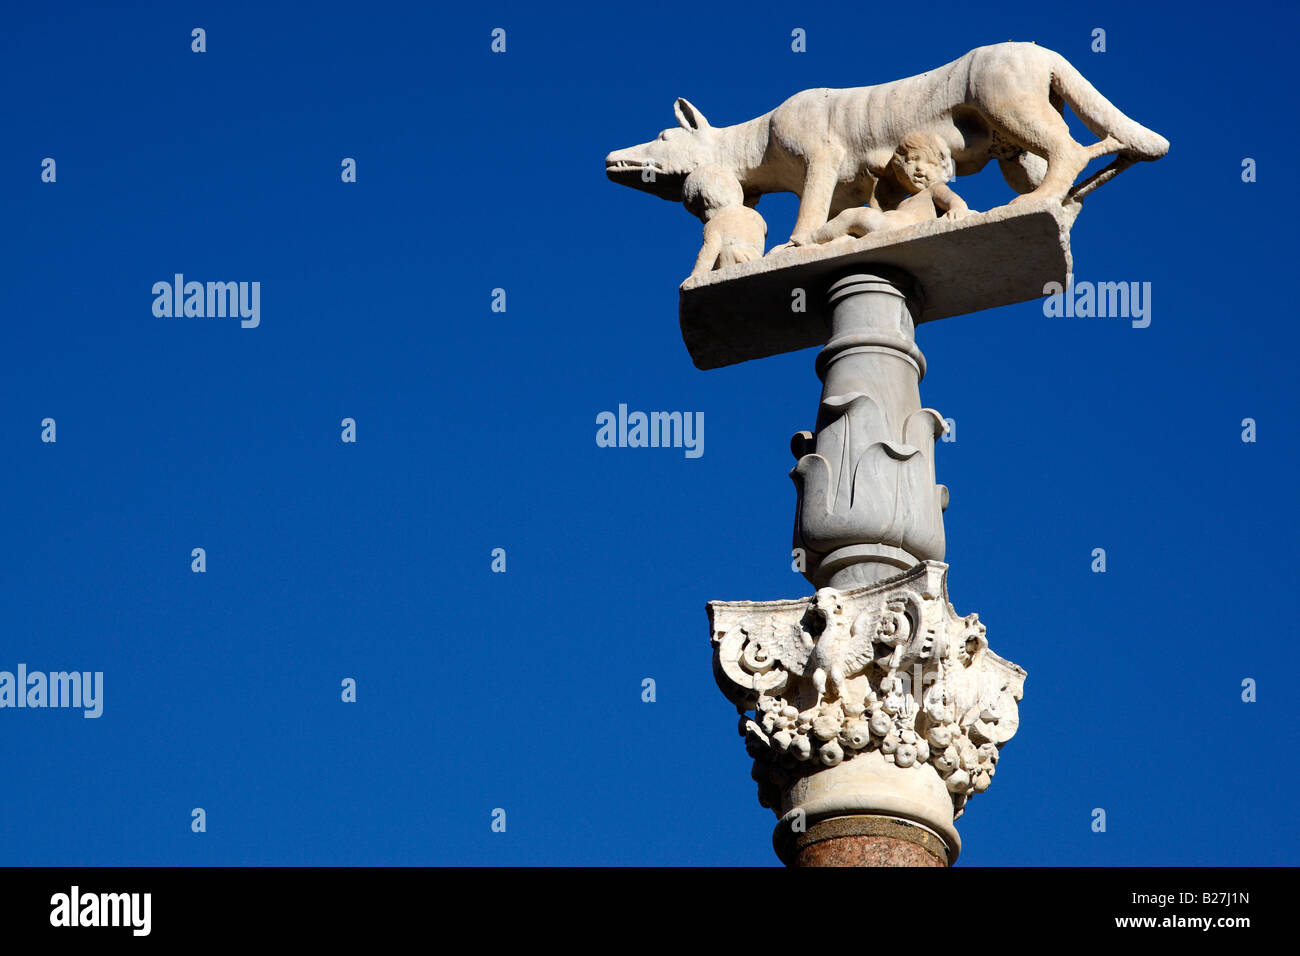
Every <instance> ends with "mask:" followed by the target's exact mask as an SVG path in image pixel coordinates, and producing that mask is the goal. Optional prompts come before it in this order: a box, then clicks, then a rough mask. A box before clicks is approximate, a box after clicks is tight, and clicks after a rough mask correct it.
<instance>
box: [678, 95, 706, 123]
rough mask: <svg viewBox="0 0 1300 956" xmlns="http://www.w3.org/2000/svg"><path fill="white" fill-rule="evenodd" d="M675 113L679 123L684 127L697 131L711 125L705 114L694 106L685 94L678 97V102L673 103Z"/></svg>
mask: <svg viewBox="0 0 1300 956" xmlns="http://www.w3.org/2000/svg"><path fill="white" fill-rule="evenodd" d="M673 115H674V116H676V117H677V124H678V125H679V126H680V127H681V128H682V129H689V130H692V131H695V130H701V129H705V128H707V127H708V125H709V121H708V120H706V119H705V118H704V114H703V113H701V112H700V111H699V110H697V109H696V108H695V107H694V106H692V105H691V102H690V100H688V99H686V97H684V96H679V97H677V102H676V103H674V104H673Z"/></svg>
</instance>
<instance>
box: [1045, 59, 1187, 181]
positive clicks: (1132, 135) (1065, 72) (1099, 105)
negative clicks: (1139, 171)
mask: <svg viewBox="0 0 1300 956" xmlns="http://www.w3.org/2000/svg"><path fill="white" fill-rule="evenodd" d="M1044 52H1050V51H1044ZM1052 91H1053V92H1054V93H1056V95H1058V96H1060V97H1062V98H1063V99H1064V100H1065V102H1067V103H1069V104H1070V108H1071V109H1073V110H1074V111H1075V113H1077V114H1078V115H1079V118H1080V119H1081V120H1083V124H1084V125H1085V126H1087V127H1088V129H1090V130H1092V132H1093V133H1094V134H1095V135H1096V136H1097V137H1098V138H1099V139H1105V137H1106V135H1107V134H1109V135H1111V136H1113V137H1115V138H1116V139H1117V140H1119V141H1120V142H1121V143H1123V144H1124V148H1123V149H1121V150H1120V151H1119V153H1120V155H1121V156H1128V157H1130V158H1132V159H1159V158H1160V157H1161V156H1163V155H1165V153H1167V152H1169V140H1167V139H1165V138H1164V137H1163V136H1161V135H1160V134H1159V133H1157V132H1154V131H1153V130H1149V129H1147V128H1146V127H1145V126H1143V125H1141V124H1140V123H1136V122H1134V121H1133V120H1131V119H1129V118H1128V117H1127V116H1125V115H1124V114H1123V113H1121V112H1120V111H1119V110H1118V109H1117V108H1116V107H1115V104H1113V103H1112V102H1111V101H1110V100H1108V99H1106V97H1104V96H1102V95H1101V94H1100V93H1098V92H1097V88H1096V87H1094V86H1093V85H1092V84H1091V83H1089V82H1088V81H1087V80H1086V79H1085V78H1084V76H1083V74H1082V73H1080V72H1079V71H1078V70H1076V69H1075V68H1074V67H1073V66H1071V65H1070V63H1069V61H1067V60H1066V59H1065V57H1063V56H1061V55H1060V54H1057V53H1053V54H1052Z"/></svg>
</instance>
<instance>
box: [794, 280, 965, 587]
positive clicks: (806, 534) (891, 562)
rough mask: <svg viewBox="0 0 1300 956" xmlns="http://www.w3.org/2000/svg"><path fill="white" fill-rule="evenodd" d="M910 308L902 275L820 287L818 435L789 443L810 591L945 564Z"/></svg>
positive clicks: (941, 493)
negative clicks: (823, 311) (824, 327)
mask: <svg viewBox="0 0 1300 956" xmlns="http://www.w3.org/2000/svg"><path fill="white" fill-rule="evenodd" d="M917 297H918V288H917V285H916V282H915V280H913V279H912V278H911V276H909V275H907V274H906V273H904V272H902V271H900V270H897V269H891V268H888V267H883V266H874V267H872V268H871V269H870V270H867V269H863V270H861V271H854V272H850V273H848V274H847V275H845V276H843V277H842V278H840V279H838V280H837V281H834V282H833V283H831V284H830V285H829V291H828V294H827V296H826V299H827V312H828V314H829V316H830V325H831V336H830V340H829V341H828V342H827V343H826V345H825V346H824V347H823V348H822V350H821V353H820V354H819V355H818V356H817V375H818V376H819V377H820V378H821V380H822V397H821V403H820V404H819V406H818V409H817V423H816V433H815V436H814V435H813V434H810V433H809V432H799V433H798V434H797V435H795V436H794V438H793V439H792V441H791V451H792V452H793V453H794V456H795V459H796V460H797V461H798V464H797V465H796V466H795V469H794V471H793V472H791V478H793V479H794V482H795V484H796V486H798V489H799V504H798V509H797V512H796V517H795V532H794V543H795V547H796V548H802V549H803V550H804V554H805V559H806V564H805V572H804V573H805V576H806V577H807V578H808V580H809V581H811V582H812V583H813V585H814V586H817V587H822V586H824V585H831V586H834V587H837V588H844V587H852V586H855V585H862V584H872V583H874V582H876V581H880V580H883V579H885V578H888V577H892V576H893V575H895V574H898V573H899V572H901V571H906V570H907V569H908V568H911V567H912V566H914V565H915V564H917V563H918V562H920V561H926V560H929V561H942V560H943V557H944V537H943V509H944V508H945V507H947V503H948V502H947V499H948V490H947V489H946V488H944V487H943V486H942V485H936V484H935V475H934V442H935V439H936V438H937V437H938V436H940V435H942V434H943V432H944V421H943V417H942V416H941V415H940V414H939V413H938V412H936V411H935V410H934V409H930V408H922V407H921V395H920V390H919V388H918V386H919V384H920V381H921V379H922V378H923V377H924V375H925V357H924V356H923V355H922V354H921V350H920V349H919V348H917V346H916V335H915V321H916V316H918V315H919V314H920V311H921V310H920V306H919V302H918V298H917Z"/></svg>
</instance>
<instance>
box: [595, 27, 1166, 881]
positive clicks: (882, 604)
mask: <svg viewBox="0 0 1300 956" xmlns="http://www.w3.org/2000/svg"><path fill="white" fill-rule="evenodd" d="M1063 78H1066V79H1063ZM1063 101H1064V102H1068V103H1069V105H1070V106H1071V107H1072V108H1073V109H1074V111H1075V112H1076V113H1078V114H1079V115H1081V116H1083V117H1084V120H1085V125H1087V126H1088V128H1089V129H1090V130H1091V131H1092V132H1094V133H1096V134H1097V136H1098V140H1097V142H1095V143H1093V144H1091V145H1085V144H1083V143H1078V142H1075V141H1074V139H1073V138H1072V137H1071V136H1070V134H1069V131H1068V130H1066V128H1065V126H1064V124H1062V123H1060V117H1059V115H1057V114H1059V112H1060V109H1061V103H1062V102H1063ZM673 113H674V115H675V116H676V118H677V123H678V125H677V127H676V128H669V129H666V130H664V131H663V132H662V133H660V134H659V136H658V137H657V138H656V139H654V140H651V141H649V142H645V143H642V144H640V145H637V146H630V147H627V148H625V149H619V150H615V151H614V152H612V153H610V154H609V155H608V156H607V157H606V158H605V170H606V174H607V175H608V176H609V178H610V179H612V180H613V181H614V182H616V183H622V184H624V185H628V186H632V187H634V188H637V189H642V190H645V191H647V192H651V193H654V194H657V195H659V196H661V197H662V198H665V199H670V200H672V201H674V202H679V201H680V202H682V203H683V204H684V205H685V207H686V209H687V210H688V211H690V212H691V213H692V215H695V216H697V217H698V218H699V219H700V221H701V222H702V223H703V224H704V232H703V236H702V245H701V248H700V253H699V255H698V256H697V258H696V262H695V268H694V269H693V270H692V272H691V274H690V276H689V277H688V278H687V279H686V280H685V281H684V282H683V283H682V284H681V286H680V287H679V290H678V291H679V302H678V320H679V323H680V325H681V332H682V340H683V341H684V342H685V343H686V348H687V350H688V351H689V352H690V355H691V359H692V360H693V361H694V362H695V365H696V367H697V368H700V369H713V368H721V367H723V366H727V365H734V364H736V363H738V362H748V361H751V360H753V359H762V358H765V357H767V356H770V355H778V354H781V353H783V352H791V351H795V350H797V349H804V348H811V347H814V346H821V353H820V354H819V355H818V357H817V374H818V376H819V377H820V378H821V381H822V396H821V402H820V404H819V405H818V409H817V420H816V422H815V425H814V428H813V430H812V431H804V432H799V433H798V434H796V435H795V436H794V438H793V440H792V441H791V446H790V447H791V451H792V452H793V453H794V457H795V461H796V464H795V467H794V469H793V471H792V472H791V475H790V476H791V478H792V479H793V480H794V482H795V486H796V488H797V489H798V504H797V507H796V513H795V526H794V545H795V549H796V552H795V553H796V556H800V555H801V556H802V558H803V561H804V563H803V564H802V565H801V566H799V569H800V570H801V571H803V573H804V575H805V576H806V577H807V578H808V580H809V581H810V582H811V583H812V585H813V586H814V587H815V588H816V589H817V591H816V593H815V594H813V595H812V596H811V597H807V598H801V599H795V600H786V601H758V602H754V601H711V602H709V605H708V610H709V623H710V631H711V640H712V644H713V668H714V674H715V676H716V678H717V682H718V686H719V687H720V688H721V689H722V691H723V693H724V694H726V696H727V697H728V699H730V701H731V702H732V703H733V704H734V705H735V706H736V708H737V710H738V711H739V712H740V715H741V716H740V733H741V735H742V736H743V737H744V738H745V746H746V747H747V748H748V750H749V753H750V756H752V757H753V758H754V764H753V776H754V779H755V781H757V783H758V798H759V802H760V803H762V804H763V806H765V807H770V808H771V809H772V811H773V812H774V813H775V814H776V816H777V820H778V822H777V827H776V833H775V834H774V838H773V842H774V844H775V846H776V850H777V854H778V855H779V856H780V858H781V859H782V860H783V861H785V862H786V863H787V864H789V865H793V866H841V865H849V866H944V865H949V864H951V863H952V862H953V861H954V860H955V859H956V858H957V854H958V853H959V852H960V851H961V840H960V838H959V837H958V835H957V828H956V826H955V825H954V822H955V821H956V819H957V818H958V817H959V816H961V814H962V812H963V810H964V808H965V805H966V802H967V801H968V800H969V799H970V797H971V796H972V795H973V794H976V793H980V792H982V791H983V790H985V789H987V788H988V786H989V783H990V782H991V781H992V779H993V774H994V770H995V769H996V767H997V762H998V753H999V748H1001V747H1002V745H1003V744H1005V743H1006V742H1007V741H1008V740H1009V739H1010V738H1011V736H1012V735H1013V734H1014V733H1015V731H1016V727H1017V725H1018V723H1019V711H1018V702H1019V700H1020V699H1021V694H1022V692H1023V687H1024V680H1025V672H1024V671H1023V670H1021V669H1020V668H1019V667H1017V666H1016V665H1015V664H1012V663H1010V662H1009V661H1006V660H1003V659H1002V658H1001V657H999V656H998V655H997V654H995V653H993V651H992V650H990V649H989V644H988V640H987V639H986V638H985V635H984V625H983V624H981V623H980V621H979V618H978V616H977V615H975V614H969V615H966V616H964V617H963V616H961V615H959V614H958V613H957V612H956V610H955V609H954V608H953V606H952V604H951V603H949V600H948V590H947V578H948V566H947V565H946V564H944V563H943V562H944V559H945V553H944V548H945V543H944V529H943V512H944V510H945V509H946V508H947V506H948V489H947V488H945V487H944V486H943V485H940V484H938V483H937V482H936V481H935V462H934V446H935V439H936V438H938V437H939V436H940V435H942V434H943V432H944V428H945V423H944V420H943V418H942V417H941V416H940V415H939V413H938V412H936V411H934V410H933V409H929V408H924V407H923V406H922V405H921V395H920V382H921V379H922V378H923V377H924V375H925V359H924V357H923V356H922V355H921V352H920V350H919V349H918V348H917V346H916V338H915V329H916V326H917V325H918V324H921V323H924V322H934V321H937V320H939V319H945V318H948V317H950V316H957V315H968V314H970V313H975V312H980V311H983V310H985V309H993V308H997V307H999V306H1004V305H1010V304H1012V303H1015V302H1025V301H1028V300H1031V299H1036V298H1039V297H1040V296H1044V295H1048V294H1050V293H1051V290H1052V289H1053V287H1055V289H1057V290H1059V289H1061V288H1063V286H1064V284H1065V283H1066V282H1067V280H1068V277H1069V275H1070V274H1071V273H1072V272H1073V267H1072V259H1071V254H1070V228H1071V226H1072V225H1073V223H1074V220H1075V217H1076V216H1077V215H1078V214H1079V210H1080V208H1081V206H1080V200H1081V199H1082V198H1083V197H1084V196H1086V195H1088V194H1089V193H1091V192H1092V191H1093V190H1094V189H1096V188H1097V187H1098V186H1100V185H1102V184H1103V183H1105V182H1107V181H1109V180H1110V179H1111V178H1113V177H1114V176H1115V175H1116V174H1117V173H1119V172H1121V171H1122V170H1124V169H1127V168H1128V167H1129V166H1132V165H1133V164H1134V163H1137V162H1139V161H1149V160H1155V159H1159V158H1160V157H1162V156H1164V155H1165V153H1166V152H1167V151H1168V149H1169V142H1168V140H1166V139H1165V138H1164V137H1163V136H1160V135H1159V134H1158V133H1155V132H1154V131H1152V130H1149V129H1146V128H1145V127H1143V126H1141V125H1139V124H1138V123H1136V122H1134V121H1133V120H1131V119H1129V118H1128V117H1126V116H1124V115H1123V114H1122V113H1120V112H1119V111H1118V110H1117V109H1116V108H1115V107H1114V106H1113V105H1112V104H1111V103H1110V101H1108V100H1106V99H1105V98H1104V97H1102V96H1101V95H1100V93H1098V92H1097V91H1096V90H1094V89H1092V88H1091V87H1089V86H1088V85H1087V83H1086V81H1083V79H1082V77H1081V76H1079V75H1078V72H1077V71H1076V70H1074V69H1073V67H1070V65H1069V64H1068V63H1067V62H1066V61H1065V59H1064V58H1063V57H1061V56H1060V55H1059V54H1057V53H1053V52H1052V51H1050V50H1046V49H1044V48H1042V47H1039V46H1037V45H1035V44H1025V43H1010V42H1008V43H1006V44H999V45H996V46H989V47H980V48H979V49H976V50H972V51H971V52H970V53H968V54H967V55H966V56H964V57H962V58H961V59H959V60H956V61H954V62H952V63H950V64H948V65H946V66H944V67H940V68H939V69H937V70H931V71H929V72H926V73H921V74H917V75H915V76H912V77H910V78H908V79H905V80H899V81H897V82H894V83H887V84H882V85H880V86H875V87H862V88H857V89H852V90H831V89H816V90H805V91H804V92H802V93H799V94H796V95H795V96H792V97H790V98H789V99H787V100H786V101H785V102H784V103H782V104H781V105H780V106H778V107H777V108H776V109H774V110H772V111H770V112H768V113H765V114H762V115H760V116H757V117H755V118H754V119H752V120H747V121H745V122H742V123H737V124H734V125H731V126H714V125H713V124H712V123H710V122H709V121H708V120H707V119H706V118H705V117H704V114H703V113H701V112H700V110H699V109H698V108H697V107H696V106H695V105H694V104H692V103H690V102H689V101H687V100H685V99H678V100H677V101H676V103H674V105H673ZM1103 156H1114V157H1115V158H1114V160H1113V161H1112V162H1111V163H1110V165H1109V166H1107V167H1106V168H1105V169H1104V170H1101V171H1099V172H1097V173H1096V174H1094V175H1092V176H1091V177H1089V178H1088V179H1086V180H1085V181H1083V182H1082V183H1078V184H1077V185H1076V184H1075V180H1076V179H1077V178H1078V176H1079V175H1080V173H1081V172H1082V171H1083V170H1084V168H1085V167H1086V166H1087V164H1088V163H1089V162H1090V161H1092V160H1094V159H1098V158H1100V157H1103ZM991 159H997V160H998V167H999V168H1000V169H1001V171H1002V173H1003V176H1004V178H1005V179H1006V181H1007V184H1008V185H1009V186H1010V187H1011V188H1012V189H1014V190H1015V191H1016V192H1017V193H1020V195H1019V196H1018V197H1016V199H1015V200H1013V201H1012V202H1010V203H1008V204H1007V205H1005V206H999V207H997V208H995V209H990V210H987V211H985V212H982V213H981V212H975V211H974V210H972V209H970V208H969V206H967V204H966V202H965V200H963V199H962V198H961V197H960V196H959V195H958V194H957V193H956V192H955V191H954V189H953V188H952V187H951V185H949V184H950V183H951V181H952V180H953V178H954V177H955V176H957V175H959V174H960V175H967V174H971V173H976V172H978V171H979V170H980V169H982V168H983V167H984V166H985V165H987V164H988V162H989V161H990V160H991ZM791 191H792V192H795V193H796V194H797V195H798V196H799V212H798V215H797V217H796V220H795V223H794V228H793V230H792V232H791V233H790V239H789V241H788V242H785V243H781V244H779V245H777V246H776V247H774V248H772V249H766V248H765V246H766V236H767V223H766V222H765V221H764V220H763V217H762V216H761V215H760V214H759V213H758V212H757V211H756V209H755V204H756V203H757V202H758V200H759V199H760V198H761V197H762V196H763V195H764V194H766V193H773V192H791Z"/></svg>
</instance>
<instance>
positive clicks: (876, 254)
mask: <svg viewBox="0 0 1300 956" xmlns="http://www.w3.org/2000/svg"><path fill="white" fill-rule="evenodd" d="M1076 213H1077V209H1074V208H1069V207H1063V206H1062V205H1061V204H1060V203H1059V202H1054V201H1052V200H1045V201H1042V202H1034V203H1023V204H1016V205H1013V206H999V207H997V208H996V209H992V210H990V211H988V212H984V213H974V214H971V215H969V216H966V217H964V218H961V219H935V220H931V221H929V222H924V223H918V224H917V225H913V226H907V227H905V228H903V229H899V230H897V231H894V232H884V233H874V234H871V235H868V236H865V237H863V238H861V239H850V240H848V241H846V242H843V243H839V242H837V243H832V244H827V245H811V246H802V247H800V248H795V249H787V250H786V251H785V252H783V253H782V254H781V255H779V256H766V257H764V258H761V259H753V260H751V261H748V262H741V263H738V264H734V265H729V266H726V267H724V268H721V269H718V270H716V271H713V272H703V273H699V274H696V275H693V276H691V277H690V278H688V279H687V280H686V281H685V282H683V283H682V284H681V289H680V292H679V305H678V318H679V321H680V323H681V331H682V338H683V340H685V342H686V348H687V349H688V350H689V351H690V354H691V359H692V361H694V363H695V366H696V367H697V368H701V369H711V368H721V367H723V366H725V365H734V364H736V363H737V362H747V361H749V360H751V359H756V358H764V357H766V356H768V355H777V354H780V353H782V352H793V351H795V350H797V349H803V348H809V347H810V346H814V345H821V344H823V343H825V341H826V340H827V338H828V337H829V335H830V326H829V316H828V310H827V307H826V306H827V303H826V301H825V295H824V290H825V288H826V286H827V284H828V283H829V281H830V280H831V279H832V278H834V277H835V276H836V275H837V274H841V273H844V272H846V271H849V270H850V269H852V268H853V267H855V266H870V265H888V266H893V267H895V268H897V269H901V270H903V271H905V272H907V273H908V274H910V275H911V276H912V277H913V278H914V279H915V280H916V282H917V284H918V286H919V288H918V292H919V293H920V294H919V305H920V309H919V311H918V313H917V317H916V322H917V324H920V323H923V322H933V321H934V320H936V319H943V318H947V317H949V316H954V315H964V314H966V313H969V312H978V311H980V310H982V309H991V308H996V307H997V306H1002V305H1011V304H1012V303H1015V302H1026V301H1029V300H1031V299H1037V298H1041V297H1042V295H1043V287H1044V286H1045V285H1046V284H1047V283H1048V282H1059V283H1061V284H1062V285H1064V283H1065V279H1066V276H1068V275H1069V273H1070V271H1071V269H1072V261H1071V258H1070V227H1071V226H1072V225H1073V224H1074V220H1075V216H1076ZM866 271H870V270H866ZM796 289H802V290H803V292H804V295H803V301H802V303H798V302H797V299H796V297H795V294H794V290H796ZM796 304H800V305H802V306H803V309H804V310H803V311H796V310H795V306H796Z"/></svg>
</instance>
